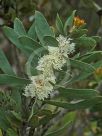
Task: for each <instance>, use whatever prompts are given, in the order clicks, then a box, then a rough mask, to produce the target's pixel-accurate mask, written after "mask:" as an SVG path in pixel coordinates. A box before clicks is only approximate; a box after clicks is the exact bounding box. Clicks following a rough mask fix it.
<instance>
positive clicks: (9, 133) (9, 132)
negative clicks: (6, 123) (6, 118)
mask: <svg viewBox="0 0 102 136" xmlns="http://www.w3.org/2000/svg"><path fill="white" fill-rule="evenodd" d="M7 136H18V134H17V132H16V131H14V130H13V129H7Z"/></svg>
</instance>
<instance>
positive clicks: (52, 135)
mask: <svg viewBox="0 0 102 136" xmlns="http://www.w3.org/2000/svg"><path fill="white" fill-rule="evenodd" d="M70 125H71V122H68V123H66V124H65V125H64V126H63V127H62V128H60V129H58V130H56V131H54V132H51V133H48V134H46V135H45V136H60V135H62V134H63V132H64V131H65V130H66V129H68V127H69V126H70Z"/></svg>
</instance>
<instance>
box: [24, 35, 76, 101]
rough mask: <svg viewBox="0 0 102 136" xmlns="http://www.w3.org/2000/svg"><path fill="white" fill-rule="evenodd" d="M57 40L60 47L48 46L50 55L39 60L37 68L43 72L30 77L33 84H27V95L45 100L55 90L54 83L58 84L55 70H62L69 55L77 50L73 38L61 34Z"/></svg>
mask: <svg viewBox="0 0 102 136" xmlns="http://www.w3.org/2000/svg"><path fill="white" fill-rule="evenodd" d="M56 40H57V41H58V43H59V44H58V47H51V46H48V51H49V53H48V55H44V56H43V57H42V58H41V59H40V60H39V61H38V66H37V67H36V69H37V70H38V71H41V74H40V75H37V76H32V77H31V78H30V79H31V84H29V85H28V86H26V88H25V93H24V95H25V96H27V97H32V98H33V97H37V98H38V99H39V100H44V98H48V96H49V95H50V94H51V92H52V91H53V87H54V84H56V77H55V75H54V70H62V67H63V66H64V64H65V63H66V62H67V58H68V55H69V54H71V53H73V52H74V51H75V44H74V43H71V40H72V39H70V38H66V37H64V36H62V35H59V37H57V38H56Z"/></svg>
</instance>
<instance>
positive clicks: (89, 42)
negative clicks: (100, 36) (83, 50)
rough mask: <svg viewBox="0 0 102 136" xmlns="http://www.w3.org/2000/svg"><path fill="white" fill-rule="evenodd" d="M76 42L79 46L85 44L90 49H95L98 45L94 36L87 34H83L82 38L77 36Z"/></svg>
mask: <svg viewBox="0 0 102 136" xmlns="http://www.w3.org/2000/svg"><path fill="white" fill-rule="evenodd" d="M76 43H77V44H78V46H79V47H80V46H85V47H87V48H88V49H90V48H91V50H93V49H94V48H95V46H96V41H95V40H94V39H93V38H91V37H86V36H81V37H80V38H77V39H76Z"/></svg>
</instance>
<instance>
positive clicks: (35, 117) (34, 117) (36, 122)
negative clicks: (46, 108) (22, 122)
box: [29, 115, 39, 128]
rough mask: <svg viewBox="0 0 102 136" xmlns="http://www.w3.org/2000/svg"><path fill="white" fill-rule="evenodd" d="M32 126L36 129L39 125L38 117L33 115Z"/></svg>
mask: <svg viewBox="0 0 102 136" xmlns="http://www.w3.org/2000/svg"><path fill="white" fill-rule="evenodd" d="M29 124H30V126H31V127H33V128H35V127H37V126H38V125H39V118H38V116H36V115H33V116H32V118H31V119H30V122H29Z"/></svg>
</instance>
